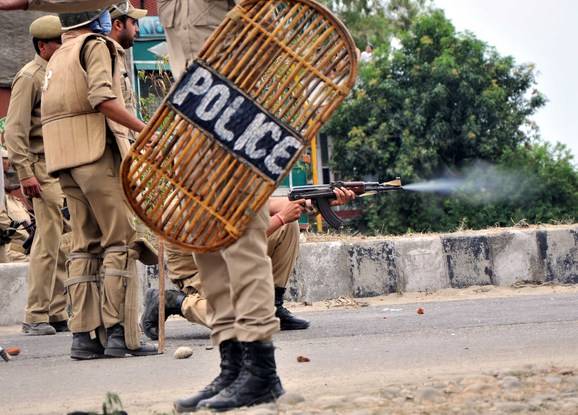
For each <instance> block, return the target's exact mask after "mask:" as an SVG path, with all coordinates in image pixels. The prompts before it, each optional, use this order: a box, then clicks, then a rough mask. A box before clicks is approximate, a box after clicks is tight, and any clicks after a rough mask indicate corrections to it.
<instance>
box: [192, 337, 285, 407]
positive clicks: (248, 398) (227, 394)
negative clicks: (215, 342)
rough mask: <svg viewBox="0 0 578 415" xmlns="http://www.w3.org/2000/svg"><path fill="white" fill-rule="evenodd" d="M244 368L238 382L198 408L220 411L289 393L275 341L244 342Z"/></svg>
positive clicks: (257, 402) (200, 404)
mask: <svg viewBox="0 0 578 415" xmlns="http://www.w3.org/2000/svg"><path fill="white" fill-rule="evenodd" d="M241 348H242V350H243V367H242V369H241V373H239V376H238V377H237V379H235V381H234V382H233V383H232V384H231V385H229V386H228V387H226V388H225V389H223V390H222V391H221V392H219V393H218V394H217V395H215V396H213V397H212V398H210V399H205V400H203V401H201V402H199V404H198V405H197V408H198V409H210V410H213V411H217V412H223V411H228V410H231V409H235V408H241V407H243V406H252V405H260V404H263V403H267V402H273V401H275V400H276V399H277V398H278V397H279V396H281V395H283V394H284V393H285V391H284V390H283V386H282V385H281V380H280V379H279V377H278V376H277V367H276V366H275V347H273V343H271V342H247V343H244V342H241Z"/></svg>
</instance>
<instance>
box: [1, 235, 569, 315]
mask: <svg viewBox="0 0 578 415" xmlns="http://www.w3.org/2000/svg"><path fill="white" fill-rule="evenodd" d="M138 269H139V274H140V278H141V282H142V287H143V289H142V292H143V293H144V291H145V290H146V288H147V287H149V286H157V283H158V279H157V278H156V276H154V275H152V274H151V268H150V267H149V268H147V267H143V266H139V268H138ZM27 270H28V266H27V264H26V263H20V264H0V325H9V324H18V323H19V322H21V321H22V318H23V316H24V307H25V303H26V273H27ZM520 281H534V282H555V283H562V284H576V283H578V225H571V226H544V227H537V228H530V229H514V228H512V229H497V230H487V231H476V232H464V233H452V234H436V235H423V236H408V237H392V238H384V239H366V240H363V239H347V238H344V240H341V241H332V242H315V243H305V244H302V246H301V255H300V258H299V260H298V261H297V264H296V266H295V271H294V273H293V275H292V277H291V279H290V281H289V287H288V288H289V289H288V296H289V297H290V298H291V299H293V300H295V301H308V302H313V301H321V300H326V299H331V298H337V297H341V296H345V297H372V296H377V295H383V294H390V293H394V292H417V291H429V292H431V291H436V290H439V289H443V288H450V287H452V288H465V287H469V286H472V285H499V286H509V285H512V284H514V283H516V282H520Z"/></svg>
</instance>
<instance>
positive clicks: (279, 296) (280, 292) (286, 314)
mask: <svg viewBox="0 0 578 415" xmlns="http://www.w3.org/2000/svg"><path fill="white" fill-rule="evenodd" d="M284 295H285V287H275V308H276V311H275V316H276V317H277V318H278V319H279V320H280V323H281V330H305V329H306V328H309V322H308V321H307V320H303V319H302V318H299V317H295V316H294V315H293V314H292V313H291V311H289V310H287V309H286V308H285V307H283V296H284Z"/></svg>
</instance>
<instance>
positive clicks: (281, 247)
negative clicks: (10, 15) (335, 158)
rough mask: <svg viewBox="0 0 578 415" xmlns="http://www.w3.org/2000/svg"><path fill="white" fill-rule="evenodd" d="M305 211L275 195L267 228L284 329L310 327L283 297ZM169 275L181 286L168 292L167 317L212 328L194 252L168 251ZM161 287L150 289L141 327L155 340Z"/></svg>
mask: <svg viewBox="0 0 578 415" xmlns="http://www.w3.org/2000/svg"><path fill="white" fill-rule="evenodd" d="M302 212H303V207H302V203H299V202H297V201H295V202H289V201H288V200H287V199H282V198H272V199H271V202H270V212H269V213H270V215H271V217H270V219H269V227H268V229H267V235H268V237H267V255H268V256H269V258H271V265H272V268H273V280H274V285H275V315H276V316H277V317H278V318H279V320H280V327H281V330H303V329H306V328H308V327H309V322H308V321H307V320H304V319H301V318H298V317H296V316H295V315H293V314H292V313H291V312H290V311H289V310H287V309H286V308H285V307H284V305H283V304H284V301H283V296H284V294H285V287H286V285H287V282H288V281H289V277H290V275H291V272H292V271H293V268H294V266H295V261H296V260H297V257H298V255H299V224H298V222H297V219H298V218H299V216H300V215H301V213H302ZM167 256H168V261H167V264H168V268H169V277H170V278H171V280H172V281H173V283H174V284H175V285H176V286H177V287H179V291H177V290H166V292H165V299H166V302H165V316H167V317H168V316H170V315H180V316H182V317H184V318H186V319H187V320H188V321H190V322H191V323H196V324H201V325H203V326H206V327H209V323H208V321H207V300H206V298H205V295H204V293H203V290H202V287H201V282H200V278H199V275H198V274H199V273H198V268H197V265H196V263H195V261H194V258H193V257H192V255H191V254H190V253H189V254H185V253H182V252H180V251H178V250H176V249H173V250H167ZM158 298H159V295H158V290H156V289H150V290H148V291H147V293H146V296H145V306H144V312H143V315H142V318H141V327H142V328H143V330H144V333H145V334H146V335H147V336H148V337H149V338H151V339H153V340H156V339H158V305H159V300H158Z"/></svg>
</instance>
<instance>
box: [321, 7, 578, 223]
mask: <svg viewBox="0 0 578 415" xmlns="http://www.w3.org/2000/svg"><path fill="white" fill-rule="evenodd" d="M399 3H401V4H403V3H405V2H404V1H400V2H399ZM407 19H409V20H405V21H404V22H403V24H400V26H399V30H398V32H397V37H398V38H399V39H400V43H401V46H400V47H399V48H397V49H390V48H389V47H388V45H387V44H384V45H382V46H381V47H380V48H379V53H378V54H377V56H376V58H375V60H374V62H373V63H372V64H370V65H366V66H363V67H362V68H361V71H360V72H361V75H360V80H359V84H358V86H357V87H356V89H355V90H354V92H353V95H352V97H351V98H350V99H348V100H347V101H346V102H345V103H344V105H343V106H342V108H341V109H340V111H338V113H337V114H336V116H334V118H333V119H332V121H331V123H330V125H329V126H328V127H327V129H326V133H327V134H329V135H330V136H331V137H333V139H334V160H333V162H334V169H335V170H336V171H337V172H338V173H339V174H340V175H341V176H342V177H346V178H375V179H387V178H393V177H395V176H401V177H402V178H403V179H404V180H405V181H406V182H415V181H419V180H424V179H429V178H432V177H436V176H439V175H443V174H457V173H458V172H459V171H461V170H462V169H464V168H466V167H467V166H470V165H472V164H474V163H476V162H477V161H479V160H484V161H486V162H489V163H492V164H498V165H499V164H500V163H503V164H504V166H507V167H508V168H512V167H515V168H516V169H518V170H519V171H526V170H528V172H532V173H533V175H535V176H536V175H537V176H538V177H537V182H539V183H541V184H540V186H542V185H543V183H546V182H548V181H552V183H550V184H549V185H548V186H545V187H543V188H542V187H540V189H542V190H540V191H532V192H531V193H532V197H530V198H525V199H524V198H522V199H518V200H517V201H516V200H513V201H512V203H510V204H508V203H505V202H503V201H501V202H495V203H490V204H487V205H484V206H483V207H480V206H479V205H472V204H468V203H467V201H464V200H463V199H459V198H457V199H456V198H453V199H452V198H447V197H440V196H438V195H421V194H407V193H406V194H398V195H393V196H388V197H386V198H379V199H374V200H373V201H372V202H370V205H369V206H368V207H367V209H368V214H367V215H366V216H365V219H364V220H363V222H364V223H363V224H365V225H367V226H368V227H369V228H370V229H371V230H373V231H385V232H396V233H398V232H404V231H407V230H419V231H427V230H435V231H440V230H449V229H452V228H455V227H456V226H458V224H459V223H464V221H465V222H467V223H468V224H469V225H470V226H473V227H482V226H488V225H493V224H495V223H499V224H509V223H510V221H511V220H513V219H516V218H519V219H522V218H525V219H528V220H531V221H548V220H553V219H556V218H562V217H576V206H577V205H576V201H577V192H578V188H577V183H576V175H577V173H576V171H575V169H574V167H573V166H572V162H571V160H569V159H568V157H567V155H566V153H564V149H563V148H561V147H556V148H550V147H548V146H546V145H544V144H539V143H537V144H536V137H537V135H538V132H537V130H536V128H535V126H534V125H533V123H532V122H531V118H530V117H531V116H532V114H534V113H535V111H536V110H537V109H538V108H540V107H541V106H543V105H544V104H545V98H544V97H543V95H542V94H541V93H540V92H538V91H537V90H536V89H535V69H534V67H533V66H532V65H518V64H516V62H515V61H514V59H513V58H512V57H509V56H501V55H500V54H498V53H497V51H496V50H495V49H494V48H492V47H490V46H488V45H487V44H486V43H484V42H483V41H481V40H479V39H477V38H476V37H475V36H473V35H472V34H470V33H465V34H460V33H457V32H456V30H455V28H454V27H453V25H452V24H451V22H450V21H449V20H448V19H447V18H446V17H445V15H444V14H443V12H442V11H440V10H431V11H426V12H423V13H420V12H416V14H414V15H407ZM405 24H407V27H406V28H404V25H405ZM542 174H543V175H544V176H543V177H542V176H540V175H542ZM552 174H553V175H555V176H552ZM534 190H536V188H534ZM538 202H539V203H538Z"/></svg>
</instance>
